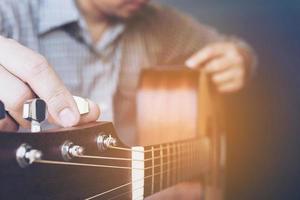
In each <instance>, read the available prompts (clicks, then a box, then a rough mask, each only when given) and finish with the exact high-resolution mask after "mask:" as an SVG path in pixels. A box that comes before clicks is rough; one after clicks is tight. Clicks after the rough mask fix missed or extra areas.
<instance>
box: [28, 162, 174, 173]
mask: <svg viewBox="0 0 300 200" xmlns="http://www.w3.org/2000/svg"><path fill="white" fill-rule="evenodd" d="M176 161H177V160H175V161H174V160H173V161H169V162H165V163H163V164H161V163H160V164H158V165H155V166H151V167H146V168H135V167H123V166H115V165H98V164H89V163H76V162H64V161H54V160H42V159H41V160H34V161H33V162H34V163H40V164H52V165H70V166H81V167H98V168H114V169H127V170H131V169H135V170H148V169H151V168H155V167H160V166H163V165H166V164H168V163H173V162H176Z"/></svg>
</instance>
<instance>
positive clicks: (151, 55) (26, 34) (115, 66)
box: [0, 0, 225, 144]
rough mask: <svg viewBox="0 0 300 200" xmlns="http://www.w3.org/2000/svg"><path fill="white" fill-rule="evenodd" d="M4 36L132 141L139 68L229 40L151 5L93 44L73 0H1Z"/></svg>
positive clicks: (179, 58)
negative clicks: (36, 56)
mask: <svg viewBox="0 0 300 200" xmlns="http://www.w3.org/2000/svg"><path fill="white" fill-rule="evenodd" d="M0 34H1V35H3V36H5V37H9V38H13V39H15V40H17V41H18V42H20V43H21V44H23V45H25V46H27V47H29V48H31V49H33V50H35V51H37V52H39V53H40V54H42V55H44V56H45V57H46V58H47V59H48V61H49V63H50V64H51V65H52V66H53V67H54V69H55V70H56V71H57V73H58V74H59V75H60V77H61V78H62V80H63V81H64V83H65V84H66V86H67V87H68V88H69V89H70V91H71V92H72V93H73V94H74V95H79V96H83V97H87V98H90V99H92V100H93V101H95V102H97V103H99V105H100V107H101V110H102V116H101V119H103V120H113V121H114V122H115V125H116V127H117V130H118V132H119V135H120V137H121V138H122V139H123V141H124V142H125V143H128V144H132V143H134V141H135V124H134V122H135V91H136V86H137V82H138V77H139V73H140V71H141V69H142V68H147V67H151V66H155V65H168V64H177V65H178V64H183V63H184V61H185V59H187V58H188V57H189V56H191V55H192V54H193V53H195V52H196V51H197V50H200V49H201V48H203V47H204V46H205V45H207V44H208V43H212V42H216V41H220V40H224V39H225V37H223V36H221V35H220V34H218V33H217V32H216V31H215V30H213V29H212V28H210V27H207V26H205V25H202V24H199V23H197V22H196V21H194V20H193V19H191V18H190V17H188V16H186V15H184V14H182V13H180V12H178V11H176V10H174V9H172V8H168V7H162V6H158V5H152V4H149V5H148V6H146V7H145V8H143V10H141V11H140V12H139V13H138V14H137V15H135V16H134V17H133V18H132V19H130V20H128V21H127V22H123V23H121V22H120V23H117V24H115V25H113V26H111V27H109V28H108V29H107V30H106V31H105V33H104V34H103V36H102V37H101V39H100V40H99V41H98V42H97V43H94V44H93V43H92V42H91V38H90V35H89V33H88V30H87V26H86V24H85V21H84V19H83V17H82V16H81V15H80V12H79V10H78V9H77V7H76V4H75V1H74V0H22V1H20V0H0ZM113 113H117V115H114V114H113Z"/></svg>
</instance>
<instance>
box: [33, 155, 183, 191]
mask: <svg viewBox="0 0 300 200" xmlns="http://www.w3.org/2000/svg"><path fill="white" fill-rule="evenodd" d="M142 152H143V151H142ZM181 153H182V152H181ZM175 155H176V154H175ZM150 160H151V159H150ZM179 160H180V161H181V160H182V159H179ZM34 162H36V163H44V164H59V165H75V166H88V167H101V168H117V169H136V170H146V169H150V168H152V167H148V168H131V167H122V166H111V165H95V164H85V163H70V162H61V161H49V160H36V161H34ZM172 162H179V161H177V160H176V161H171V162H169V163H172ZM166 164H168V162H167V163H163V164H162V165H166ZM159 166H160V165H156V166H153V167H154V168H155V167H159ZM175 168H176V167H175ZM172 170H173V169H172ZM172 170H171V171H172ZM162 173H165V172H162ZM159 174H160V173H159ZM155 175H156V174H155ZM155 175H150V176H148V177H152V176H155ZM120 187H122V186H120ZM123 187H124V185H123ZM117 188H119V187H117ZM117 188H115V189H117ZM107 192H109V191H107Z"/></svg>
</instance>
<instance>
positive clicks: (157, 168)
mask: <svg viewBox="0 0 300 200" xmlns="http://www.w3.org/2000/svg"><path fill="white" fill-rule="evenodd" d="M208 147H209V144H208V140H206V139H196V140H189V141H184V142H177V143H168V144H163V145H155V146H149V147H145V148H144V153H143V156H144V157H143V163H142V165H141V166H143V168H144V173H143V176H144V182H143V185H144V187H143V188H144V194H143V195H144V197H146V196H150V195H152V194H154V193H156V192H159V191H161V190H163V189H165V188H168V187H171V186H173V185H176V184H177V183H180V182H184V181H188V180H192V179H196V178H198V177H199V176H200V175H201V174H202V173H204V172H205V171H207V167H208V166H207V163H208V162H207V160H208V154H207V151H208ZM140 153H141V152H140ZM137 154H138V153H137ZM137 154H136V155H137ZM133 159H135V158H134V157H133ZM133 162H135V161H133ZM141 162H142V161H141ZM140 164H141V163H140ZM140 175H141V174H140ZM139 178H141V177H139ZM141 186H142V185H141V183H139V186H138V185H135V184H133V190H134V187H136V189H137V190H139V188H140V187H141Z"/></svg>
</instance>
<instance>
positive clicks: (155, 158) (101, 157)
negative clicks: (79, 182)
mask: <svg viewBox="0 0 300 200" xmlns="http://www.w3.org/2000/svg"><path fill="white" fill-rule="evenodd" d="M186 152H188V151H186V150H184V151H181V153H186ZM173 155H177V154H174V153H171V154H170V155H164V156H155V157H153V158H147V159H131V158H121V157H106V156H91V155H77V156H75V157H77V158H87V159H103V160H118V161H144V162H146V161H151V160H157V159H160V158H165V157H168V156H173Z"/></svg>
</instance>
